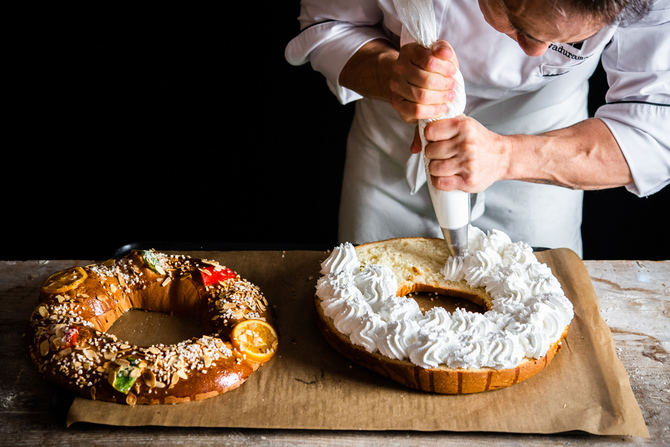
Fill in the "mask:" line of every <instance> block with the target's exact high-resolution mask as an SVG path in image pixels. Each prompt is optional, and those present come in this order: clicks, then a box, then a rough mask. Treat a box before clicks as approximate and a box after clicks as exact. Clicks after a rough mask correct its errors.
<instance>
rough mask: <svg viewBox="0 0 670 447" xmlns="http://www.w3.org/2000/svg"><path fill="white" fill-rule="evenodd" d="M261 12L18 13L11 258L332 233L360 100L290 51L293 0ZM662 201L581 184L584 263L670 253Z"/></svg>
mask: <svg viewBox="0 0 670 447" xmlns="http://www.w3.org/2000/svg"><path fill="white" fill-rule="evenodd" d="M253 6H254V7H253V8H249V9H245V8H242V7H236V8H235V9H234V10H231V9H230V7H229V6H226V7H225V8H221V7H219V9H214V8H209V9H197V7H196V6H190V5H189V6H188V7H186V6H182V7H178V8H174V9H169V8H168V7H166V6H165V5H161V6H160V7H156V8H155V9H154V8H153V7H149V6H144V7H142V9H140V8H138V7H137V6H133V5H127V6H125V7H122V6H118V4H115V6H111V4H110V5H107V6H104V5H103V6H100V5H99V4H98V5H96V6H95V7H92V8H91V9H88V10H87V9H82V8H81V6H79V7H78V8H77V9H76V10H74V9H73V10H72V11H67V10H63V6H62V5H59V8H58V10H53V11H49V10H45V9H41V10H39V11H26V12H23V13H21V14H19V15H18V16H17V17H16V19H17V20H18V22H19V23H20V24H22V25H23V26H22V27H21V28H22V29H21V32H19V33H17V34H16V35H15V36H13V39H12V41H11V42H10V45H9V46H10V48H11V50H13V51H12V55H13V56H15V58H16V59H15V60H16V63H15V64H12V69H11V71H12V74H15V75H16V76H15V79H13V82H12V83H9V84H8V87H9V90H10V92H11V96H12V99H15V101H13V102H12V105H13V107H12V108H11V113H10V117H9V118H8V119H7V121H6V125H7V134H6V135H7V138H6V141H5V144H4V146H5V160H4V162H3V166H4V168H5V169H3V174H4V175H3V176H2V178H3V179H2V187H3V191H4V192H5V193H4V199H5V200H4V207H3V213H2V216H3V218H2V221H3V225H4V228H5V229H4V231H3V232H2V234H3V236H2V238H3V240H2V241H0V242H1V245H0V259H48V258H51V259H104V258H106V257H109V256H112V255H114V253H115V252H116V250H117V249H119V248H120V247H122V246H124V245H127V244H132V243H144V244H145V245H147V244H148V245H153V246H156V248H175V249H180V248H200V247H202V248H213V249H228V248H252V249H253V248H273V249H293V248H304V249H326V248H330V247H332V246H333V245H335V243H336V242H337V240H336V234H337V209H338V200H339V189H340V176H341V170H342V164H343V153H344V145H345V140H346V133H347V129H348V127H349V123H350V120H351V117H352V113H353V105H347V106H342V105H340V104H339V103H337V101H336V100H335V98H334V96H333V95H332V94H331V93H330V92H329V91H328V88H327V86H326V84H325V82H324V80H323V78H322V77H321V75H320V74H318V73H315V72H313V71H312V69H311V68H310V67H309V66H308V65H305V66H301V67H293V66H290V65H289V64H288V63H287V62H286V61H285V59H284V48H285V46H286V44H287V42H288V41H289V40H290V39H291V38H292V37H293V36H294V35H295V34H296V33H297V32H298V22H297V16H298V12H299V7H298V2H296V1H293V2H290V3H289V2H272V3H270V4H269V5H262V4H253ZM605 83H606V81H605V80H604V77H603V75H602V72H597V74H596V76H595V77H594V80H593V82H592V90H591V98H590V99H591V109H592V110H594V109H595V107H596V106H597V104H599V103H601V102H602V101H603V92H604V87H603V86H604V85H605ZM668 203H670V188H666V189H665V190H663V191H661V192H660V193H658V194H655V195H653V196H651V197H648V198H637V197H635V196H634V195H632V194H630V193H628V192H626V191H625V190H623V188H619V189H615V190H609V191H598V192H587V193H586V198H585V202H584V223H583V235H584V258H585V259H668V254H667V253H668V248H670V241H669V239H668V231H667V223H665V222H664V219H663V217H665V215H662V212H663V211H662V210H666V209H667V208H668Z"/></svg>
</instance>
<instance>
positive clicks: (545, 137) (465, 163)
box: [412, 117, 632, 192]
mask: <svg viewBox="0 0 670 447" xmlns="http://www.w3.org/2000/svg"><path fill="white" fill-rule="evenodd" d="M425 135H426V139H427V140H429V143H428V145H427V146H426V157H428V158H430V159H431V162H430V173H431V176H432V177H433V178H432V180H433V184H434V185H435V186H436V187H437V188H439V189H444V190H453V189H460V190H463V191H467V192H479V191H483V190H484V189H486V188H487V187H488V186H489V185H491V183H493V182H495V181H497V180H522V181H527V182H534V183H546V184H552V185H558V186H564V187H568V188H572V189H584V190H590V189H604V188H612V187H617V186H623V185H627V184H629V183H631V181H632V176H631V173H630V169H629V168H628V164H627V163H626V159H625V158H624V156H623V153H622V152H621V149H620V148H619V145H618V144H617V142H616V140H615V139H614V137H613V136H612V134H611V132H610V131H609V129H608V128H607V126H606V125H605V124H604V123H603V122H602V121H600V120H598V119H588V120H585V121H582V122H580V123H577V124H575V125H573V126H570V127H566V128H563V129H559V130H554V131H551V132H546V133H544V134H540V135H507V136H505V135H498V134H496V133H494V132H491V131H490V130H488V129H486V128H485V127H484V126H482V125H481V124H479V123H478V122H477V121H476V120H474V119H472V118H468V117H458V118H452V119H446V120H439V121H434V122H432V123H429V124H428V125H427V126H426V130H425ZM418 150H420V146H419V144H418V141H416V140H415V142H414V144H413V146H412V151H413V152H417V151H418Z"/></svg>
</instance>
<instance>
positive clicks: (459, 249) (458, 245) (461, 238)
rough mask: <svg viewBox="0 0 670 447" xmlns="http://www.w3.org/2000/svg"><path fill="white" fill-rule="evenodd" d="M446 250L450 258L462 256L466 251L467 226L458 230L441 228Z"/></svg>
mask: <svg viewBox="0 0 670 447" xmlns="http://www.w3.org/2000/svg"><path fill="white" fill-rule="evenodd" d="M441 230H442V234H443V235H444V240H445V242H446V243H447V249H448V250H449V254H450V255H451V256H462V255H464V254H465V252H466V251H467V249H468V226H467V225H464V226H462V227H460V228H454V229H449V228H441Z"/></svg>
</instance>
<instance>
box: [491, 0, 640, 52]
mask: <svg viewBox="0 0 670 447" xmlns="http://www.w3.org/2000/svg"><path fill="white" fill-rule="evenodd" d="M647 3H648V0H479V7H480V8H481V10H482V13H483V14H484V19H485V20H486V21H487V22H488V23H489V25H491V26H492V27H493V28H494V29H496V30H497V31H499V32H501V33H503V34H506V35H508V36H509V37H511V38H512V39H514V40H515V41H516V42H517V43H518V44H519V46H520V47H521V49H522V50H523V51H524V52H525V53H526V54H528V55H529V56H540V55H542V54H544V52H545V51H546V50H547V48H548V46H549V44H550V43H559V42H565V43H576V42H581V41H582V40H585V39H587V38H589V37H590V36H592V35H594V34H595V33H597V32H598V31H599V30H600V29H602V28H603V27H605V26H607V25H609V24H610V23H613V22H614V21H615V20H617V19H619V18H620V17H621V16H622V15H624V14H628V15H631V16H639V15H641V14H643V13H644V12H645V11H646V8H647Z"/></svg>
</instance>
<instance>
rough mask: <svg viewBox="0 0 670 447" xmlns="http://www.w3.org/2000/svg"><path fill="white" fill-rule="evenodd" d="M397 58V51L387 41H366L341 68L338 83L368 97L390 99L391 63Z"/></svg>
mask: <svg viewBox="0 0 670 447" xmlns="http://www.w3.org/2000/svg"><path fill="white" fill-rule="evenodd" d="M397 58H398V51H397V50H396V49H394V48H393V47H392V46H391V44H389V43H388V42H387V41H385V40H373V41H371V42H368V43H367V44H365V45H363V46H362V47H361V48H360V49H359V50H358V51H357V52H356V53H355V54H354V55H353V56H352V57H351V59H349V61H347V63H346V64H345V66H344V68H342V71H341V72H340V79H339V81H340V85H342V86H343V87H346V88H348V89H351V90H353V91H355V92H356V93H358V94H360V95H362V96H365V97H368V98H374V99H382V100H384V101H390V97H391V92H390V89H389V80H390V74H391V65H392V64H393V62H395V60H396V59H397Z"/></svg>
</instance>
